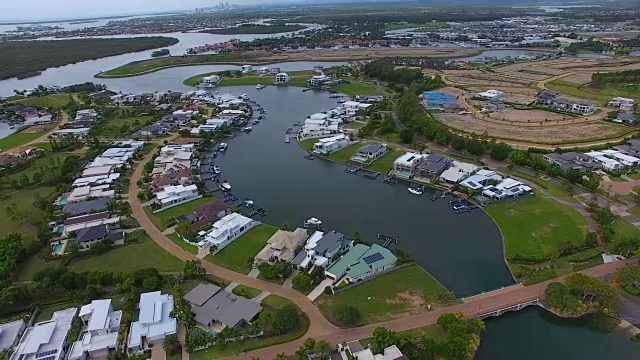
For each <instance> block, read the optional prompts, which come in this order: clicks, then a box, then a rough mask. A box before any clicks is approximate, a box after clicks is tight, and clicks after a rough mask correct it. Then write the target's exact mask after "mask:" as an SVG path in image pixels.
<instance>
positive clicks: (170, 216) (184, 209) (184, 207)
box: [144, 197, 216, 231]
mask: <svg viewBox="0 0 640 360" xmlns="http://www.w3.org/2000/svg"><path fill="white" fill-rule="evenodd" d="M215 199H216V198H215V197H202V198H200V199H195V200H193V201H189V202H188V203H184V204H180V205H178V206H174V207H172V208H169V209H167V210H164V211H160V212H159V213H156V214H154V213H153V210H152V209H151V208H150V207H149V206H145V208H144V212H145V213H146V214H147V216H148V217H149V219H151V222H153V224H154V225H155V226H156V227H157V228H158V229H160V230H162V231H164V230H165V229H166V228H167V224H169V223H170V222H172V221H173V220H174V219H175V218H177V217H178V216H180V215H187V214H191V213H192V212H193V209H195V208H197V207H198V206H201V205H205V204H208V203H210V202H212V201H214V200H215Z"/></svg>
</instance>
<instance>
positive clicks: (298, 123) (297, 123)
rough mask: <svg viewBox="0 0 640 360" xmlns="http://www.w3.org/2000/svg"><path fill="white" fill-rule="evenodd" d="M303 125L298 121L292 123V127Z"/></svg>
mask: <svg viewBox="0 0 640 360" xmlns="http://www.w3.org/2000/svg"><path fill="white" fill-rule="evenodd" d="M302 125H303V124H302V123H301V122H300V121H296V122H294V123H293V126H302Z"/></svg>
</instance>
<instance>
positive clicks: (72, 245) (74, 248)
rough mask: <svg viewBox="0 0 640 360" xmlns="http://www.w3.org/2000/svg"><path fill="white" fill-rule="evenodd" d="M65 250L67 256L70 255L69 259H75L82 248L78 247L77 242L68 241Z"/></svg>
mask: <svg viewBox="0 0 640 360" xmlns="http://www.w3.org/2000/svg"><path fill="white" fill-rule="evenodd" d="M65 250H66V251H67V254H69V257H71V258H72V259H73V258H75V257H76V256H78V253H79V252H80V246H79V245H78V242H77V241H67V246H65Z"/></svg>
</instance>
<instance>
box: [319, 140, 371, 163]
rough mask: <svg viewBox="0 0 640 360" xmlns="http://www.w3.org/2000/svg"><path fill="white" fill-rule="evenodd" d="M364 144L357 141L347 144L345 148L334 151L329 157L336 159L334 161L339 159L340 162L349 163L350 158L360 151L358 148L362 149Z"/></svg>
mask: <svg viewBox="0 0 640 360" xmlns="http://www.w3.org/2000/svg"><path fill="white" fill-rule="evenodd" d="M364 145H365V144H363V143H355V144H352V145H349V146H347V147H346V148H344V149H340V150H338V151H336V152H334V153H333V154H331V155H329V156H328V157H329V159H331V160H334V161H338V162H341V163H347V162H349V159H350V158H351V157H352V156H353V155H355V154H356V153H357V152H358V149H360V148H361V147H362V146H364Z"/></svg>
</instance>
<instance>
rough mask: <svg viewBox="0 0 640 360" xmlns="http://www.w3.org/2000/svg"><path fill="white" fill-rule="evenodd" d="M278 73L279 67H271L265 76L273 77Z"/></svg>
mask: <svg viewBox="0 0 640 360" xmlns="http://www.w3.org/2000/svg"><path fill="white" fill-rule="evenodd" d="M279 72H280V68H279V67H272V68H269V71H267V74H269V75H274V76H275V75H276V74H278V73H279Z"/></svg>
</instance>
